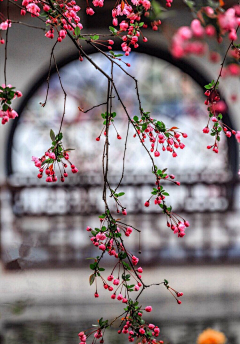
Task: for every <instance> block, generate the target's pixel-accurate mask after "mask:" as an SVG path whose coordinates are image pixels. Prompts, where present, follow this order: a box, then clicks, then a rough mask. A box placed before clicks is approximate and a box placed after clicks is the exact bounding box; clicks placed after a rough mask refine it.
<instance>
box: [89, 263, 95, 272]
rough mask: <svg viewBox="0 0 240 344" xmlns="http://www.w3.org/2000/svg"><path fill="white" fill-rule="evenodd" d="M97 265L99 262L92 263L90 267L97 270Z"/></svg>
mask: <svg viewBox="0 0 240 344" xmlns="http://www.w3.org/2000/svg"><path fill="white" fill-rule="evenodd" d="M96 265H97V262H95V263H92V264H90V265H89V266H90V269H92V270H95V267H96Z"/></svg>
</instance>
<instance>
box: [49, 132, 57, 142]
mask: <svg viewBox="0 0 240 344" xmlns="http://www.w3.org/2000/svg"><path fill="white" fill-rule="evenodd" d="M50 138H51V140H52V141H55V138H56V136H55V134H54V131H53V130H52V129H51V130H50Z"/></svg>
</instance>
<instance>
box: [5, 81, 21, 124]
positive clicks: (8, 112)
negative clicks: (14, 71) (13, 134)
mask: <svg viewBox="0 0 240 344" xmlns="http://www.w3.org/2000/svg"><path fill="white" fill-rule="evenodd" d="M16 97H17V98H20V97H22V93H21V92H20V91H15V87H12V85H7V86H6V85H5V84H2V86H0V102H1V109H0V118H2V124H6V123H7V122H8V121H9V119H14V118H16V117H18V114H17V112H16V111H15V110H13V109H12V107H11V104H12V100H13V99H15V98H16Z"/></svg>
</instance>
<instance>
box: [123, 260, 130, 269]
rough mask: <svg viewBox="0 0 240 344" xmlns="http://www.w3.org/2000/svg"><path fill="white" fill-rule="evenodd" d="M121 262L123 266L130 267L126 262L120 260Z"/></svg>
mask: <svg viewBox="0 0 240 344" xmlns="http://www.w3.org/2000/svg"><path fill="white" fill-rule="evenodd" d="M122 263H123V266H124V267H125V268H126V269H127V270H131V267H130V266H129V265H128V263H126V262H124V261H123V262H122Z"/></svg>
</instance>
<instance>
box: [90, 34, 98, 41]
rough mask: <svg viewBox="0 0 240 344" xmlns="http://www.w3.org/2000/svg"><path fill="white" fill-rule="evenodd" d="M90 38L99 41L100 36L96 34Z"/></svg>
mask: <svg viewBox="0 0 240 344" xmlns="http://www.w3.org/2000/svg"><path fill="white" fill-rule="evenodd" d="M90 38H91V39H92V40H93V41H97V40H98V39H99V36H98V35H94V36H90Z"/></svg>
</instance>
